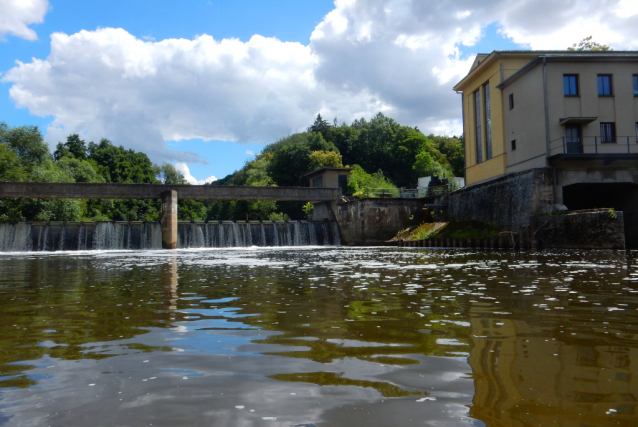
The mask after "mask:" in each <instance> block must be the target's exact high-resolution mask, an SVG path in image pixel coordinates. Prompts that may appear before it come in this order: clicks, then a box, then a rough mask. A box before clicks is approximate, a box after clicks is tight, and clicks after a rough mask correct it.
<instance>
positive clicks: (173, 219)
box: [162, 190, 177, 249]
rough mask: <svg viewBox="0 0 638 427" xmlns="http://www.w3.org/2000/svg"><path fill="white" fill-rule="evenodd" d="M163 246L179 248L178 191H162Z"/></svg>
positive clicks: (164, 247) (165, 247)
mask: <svg viewBox="0 0 638 427" xmlns="http://www.w3.org/2000/svg"><path fill="white" fill-rule="evenodd" d="M162 248H163V249H177V191H175V190H168V191H165V192H163V193H162Z"/></svg>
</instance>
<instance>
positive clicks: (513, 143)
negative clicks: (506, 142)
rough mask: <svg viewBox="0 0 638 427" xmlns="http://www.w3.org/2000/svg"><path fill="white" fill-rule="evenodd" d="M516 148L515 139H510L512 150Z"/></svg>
mask: <svg viewBox="0 0 638 427" xmlns="http://www.w3.org/2000/svg"><path fill="white" fill-rule="evenodd" d="M514 150H516V140H515V139H513V140H512V151H514Z"/></svg>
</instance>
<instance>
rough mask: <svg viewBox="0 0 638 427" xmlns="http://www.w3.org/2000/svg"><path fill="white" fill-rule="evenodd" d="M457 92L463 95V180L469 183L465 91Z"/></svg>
mask: <svg viewBox="0 0 638 427" xmlns="http://www.w3.org/2000/svg"><path fill="white" fill-rule="evenodd" d="M454 92H456V93H457V94H460V95H461V117H462V118H463V182H465V183H466V184H465V185H467V176H466V175H467V173H466V172H465V170H466V169H467V168H466V166H465V165H467V150H466V149H465V101H464V100H463V92H459V91H458V90H455V91H454Z"/></svg>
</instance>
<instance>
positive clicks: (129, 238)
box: [0, 221, 341, 252]
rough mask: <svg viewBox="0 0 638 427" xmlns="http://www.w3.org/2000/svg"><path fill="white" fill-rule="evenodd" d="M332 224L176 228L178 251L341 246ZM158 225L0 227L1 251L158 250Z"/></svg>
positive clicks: (181, 225) (184, 225)
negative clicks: (183, 249)
mask: <svg viewBox="0 0 638 427" xmlns="http://www.w3.org/2000/svg"><path fill="white" fill-rule="evenodd" d="M340 244H341V239H340V235H339V227H338V225H337V223H336V222H331V223H328V222H307V221H285V222H284V221H278V222H274V221H273V222H271V221H241V222H239V223H236V222H232V221H223V222H216V221H215V222H213V221H211V222H208V223H205V222H180V223H178V248H224V247H250V246H253V245H258V246H261V247H273V246H307V245H312V246H314V245H324V246H327V245H340ZM161 248H162V229H161V225H160V223H159V222H141V221H133V222H54V221H52V222H31V223H29V222H21V223H17V224H0V252H12V251H13V252H16V251H20V252H22V251H60V250H65V251H69V250H123V249H132V250H139V249H161Z"/></svg>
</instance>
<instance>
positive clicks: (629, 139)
mask: <svg viewBox="0 0 638 427" xmlns="http://www.w3.org/2000/svg"><path fill="white" fill-rule="evenodd" d="M632 147H633V148H632ZM602 153H609V154H622V153H627V154H632V153H635V154H638V136H616V137H615V138H614V140H613V141H606V140H605V139H604V138H603V137H602V136H583V137H580V138H578V139H576V140H571V141H568V140H567V137H564V136H563V137H560V138H556V139H554V140H552V141H550V142H549V156H553V155H556V154H602Z"/></svg>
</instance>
